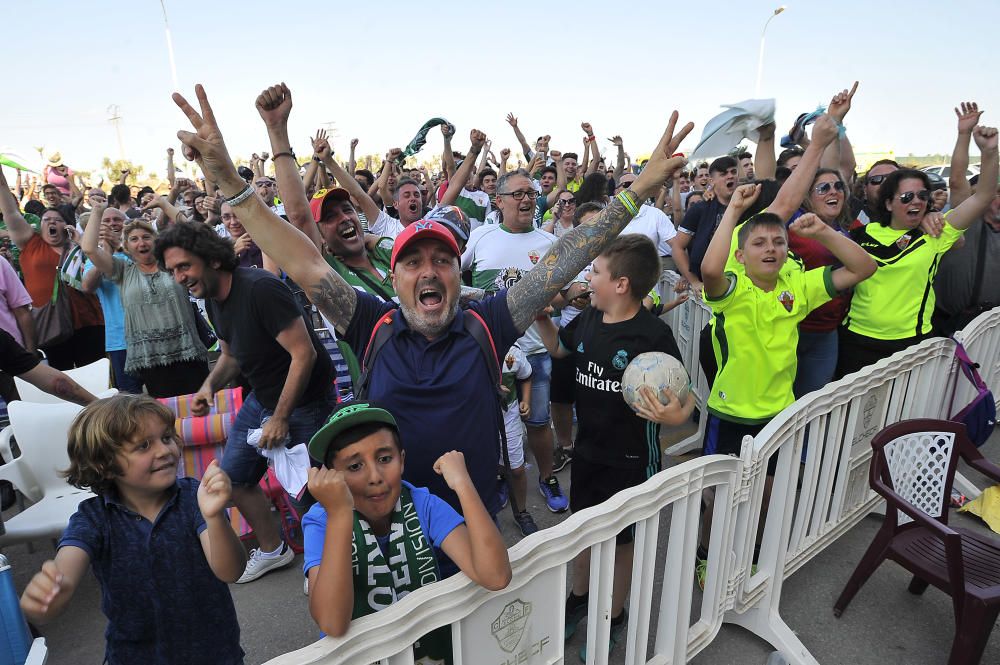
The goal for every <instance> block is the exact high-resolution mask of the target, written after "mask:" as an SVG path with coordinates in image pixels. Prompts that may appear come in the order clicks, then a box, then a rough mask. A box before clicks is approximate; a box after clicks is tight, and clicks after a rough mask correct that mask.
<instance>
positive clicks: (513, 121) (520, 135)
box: [507, 113, 531, 159]
mask: <svg viewBox="0 0 1000 665" xmlns="http://www.w3.org/2000/svg"><path fill="white" fill-rule="evenodd" d="M507 124H508V125H510V128H511V129H513V130H514V136H516V137H517V142H518V143H520V144H521V151H522V152H523V153H524V158H525V159H531V146H529V145H528V140H527V139H526V138H524V132H522V131H521V128H520V127H519V126H518V124H517V118H516V117H515V116H514V114H513V113H508V114H507Z"/></svg>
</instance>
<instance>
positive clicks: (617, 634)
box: [580, 610, 628, 663]
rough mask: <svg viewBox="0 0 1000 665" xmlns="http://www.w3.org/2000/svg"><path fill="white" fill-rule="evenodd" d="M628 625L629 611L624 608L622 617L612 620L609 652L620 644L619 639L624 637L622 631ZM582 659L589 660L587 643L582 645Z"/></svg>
mask: <svg viewBox="0 0 1000 665" xmlns="http://www.w3.org/2000/svg"><path fill="white" fill-rule="evenodd" d="M626 626H628V612H626V611H625V610H622V616H621V619H620V620H619V621H618V622H617V623H616V622H615V620H614V619H612V620H611V639H610V640H609V641H608V653H609V654H610V653H611V652H612V651H613V650H614V648H615V645H616V644H618V640H620V639H621V638H622V633H624V632H625V627H626ZM580 660H581V661H583V662H584V663H586V662H587V645H586V644H584V645H583V646H582V647H580Z"/></svg>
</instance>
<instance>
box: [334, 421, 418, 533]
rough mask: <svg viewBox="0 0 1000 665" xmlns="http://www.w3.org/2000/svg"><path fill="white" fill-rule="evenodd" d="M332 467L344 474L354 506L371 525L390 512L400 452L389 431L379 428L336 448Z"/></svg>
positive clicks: (396, 490) (400, 465)
mask: <svg viewBox="0 0 1000 665" xmlns="http://www.w3.org/2000/svg"><path fill="white" fill-rule="evenodd" d="M333 468H334V469H336V470H337V471H340V472H341V473H343V474H344V480H346V481H347V487H348V489H350V490H351V495H352V496H353V497H354V508H355V510H357V511H358V512H359V513H361V515H362V516H363V517H364V518H365V519H366V520H368V522H369V523H370V524H371V525H372V528H374V529H376V530H378V526H377V525H378V524H379V523H380V522H383V521H385V522H386V523H385V526H386V527H387V526H388V522H387V520H388V518H389V516H390V515H392V509H393V507H394V506H395V505H396V500H397V499H398V498H399V493H400V491H401V488H402V478H403V452H402V451H401V450H399V448H398V447H396V442H395V441H394V440H393V436H392V432H391V431H390V430H389V429H380V430H378V431H377V432H374V433H372V434H369V435H368V436H366V437H365V438H363V439H361V440H359V441H357V442H355V443H352V444H351V445H349V446H346V447H344V448H341V449H340V450H338V451H337V453H336V455H335V457H334V458H333Z"/></svg>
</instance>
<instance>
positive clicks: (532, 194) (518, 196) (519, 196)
mask: <svg viewBox="0 0 1000 665" xmlns="http://www.w3.org/2000/svg"><path fill="white" fill-rule="evenodd" d="M499 196H509V197H511V198H512V199H514V200H515V201H523V200H524V197H525V196H527V197H528V198H529V199H531V200H532V201H534V200H535V199H537V198H538V192H536V191H535V190H533V189H531V190H528V191H524V190H521V191H517V192H500V194H499Z"/></svg>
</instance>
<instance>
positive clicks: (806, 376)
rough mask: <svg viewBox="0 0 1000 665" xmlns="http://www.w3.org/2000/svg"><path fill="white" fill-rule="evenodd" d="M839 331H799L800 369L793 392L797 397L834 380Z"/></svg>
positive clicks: (798, 351)
mask: <svg viewBox="0 0 1000 665" xmlns="http://www.w3.org/2000/svg"><path fill="white" fill-rule="evenodd" d="M838 348H839V343H838V341H837V331H836V330H830V331H829V332H809V331H805V330H800V331H799V346H798V350H797V355H798V358H799V364H798V369H797V370H796V373H795V385H794V386H793V388H792V392H794V393H795V399H798V398H800V397H802V396H803V395H806V394H808V393H811V392H813V391H815V390H819V389H820V388H822V387H823V386H825V385H826V384H828V383H830V381H832V380H833V373H834V372H835V371H836V369H837V349H838Z"/></svg>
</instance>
